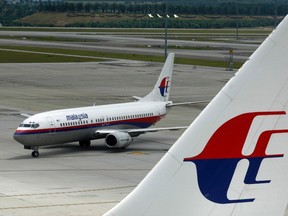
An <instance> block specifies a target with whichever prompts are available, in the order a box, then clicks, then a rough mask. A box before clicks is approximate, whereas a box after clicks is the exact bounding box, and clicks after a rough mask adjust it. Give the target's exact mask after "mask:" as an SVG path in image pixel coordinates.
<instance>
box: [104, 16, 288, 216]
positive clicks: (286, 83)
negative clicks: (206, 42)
mask: <svg viewBox="0 0 288 216" xmlns="http://www.w3.org/2000/svg"><path fill="white" fill-rule="evenodd" d="M287 38H288V17H287V16H286V18H285V19H284V20H283V21H282V23H281V24H280V25H279V26H278V27H277V29H276V30H275V31H274V32H273V33H272V34H271V35H270V36H269V37H268V38H267V39H266V40H265V41H264V42H263V44H262V45H261V46H260V47H259V48H258V49H257V50H256V51H255V53H254V54H253V55H252V56H251V57H250V58H249V60H248V61H247V62H246V63H245V64H244V66H243V67H242V68H241V69H240V70H239V71H238V72H237V73H236V75H235V76H234V77H233V78H232V79H231V80H230V81H229V82H228V83H227V84H226V85H225V86H224V88H223V89H222V90H221V91H220V92H219V93H218V94H217V96H216V97H215V98H214V99H213V100H212V101H211V102H210V103H209V105H208V106H207V107H206V108H205V109H204V110H203V111H202V113H201V114H200V115H199V116H198V117H197V118H196V120H195V121H194V122H193V123H192V124H191V125H190V127H189V128H188V129H187V130H186V131H185V132H184V134H183V135H182V136H181V137H180V138H179V139H178V140H177V142H176V143H175V144H174V145H173V146H172V148H171V149H170V150H169V151H168V153H166V155H165V156H164V157H163V158H162V159H161V161H160V162H159V163H158V164H157V165H156V166H155V167H154V168H153V170H152V171H151V172H150V173H149V174H148V175H147V176H146V177H145V179H144V180H143V181H142V182H141V183H140V184H139V185H138V186H137V187H136V189H135V190H134V191H133V192H132V193H130V194H129V195H128V196H127V197H126V198H125V199H124V200H122V201H121V202H120V203H119V204H118V205H116V206H115V207H114V208H113V209H112V210H110V211H109V212H108V213H107V214H105V216H112V215H113V216H135V215H137V216H144V215H145V216H155V215H165V216H175V215H196V216H211V215H213V216H240V215H241V216H251V215H261V216H271V215H273V216H283V215H284V212H285V209H286V206H287V202H288V185H287V182H288V156H287V154H288V145H287V143H288V142H287V140H288V115H287V108H288V99H287V96H288V71H287V70H288V61H287V55H288V43H287ZM285 154H286V155H285Z"/></svg>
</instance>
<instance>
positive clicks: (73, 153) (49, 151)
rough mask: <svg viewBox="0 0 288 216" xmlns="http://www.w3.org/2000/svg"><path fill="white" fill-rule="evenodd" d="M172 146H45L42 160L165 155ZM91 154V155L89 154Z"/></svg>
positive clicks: (140, 141)
mask: <svg viewBox="0 0 288 216" xmlns="http://www.w3.org/2000/svg"><path fill="white" fill-rule="evenodd" d="M170 147H171V145H169V144H165V141H163V142H161V141H160V140H158V142H156V143H155V141H150V140H146V139H139V138H137V139H135V141H134V142H133V144H132V145H131V146H129V147H127V148H125V149H110V148H109V147H107V146H106V145H105V144H104V143H103V144H101V143H99V142H97V143H93V142H92V144H91V146H90V147H80V146H79V145H78V143H67V144H61V145H54V146H44V147H42V148H40V157H39V159H41V158H58V157H85V156H86V157H89V156H96V155H97V156H99V155H103V154H123V153H124V154H129V153H131V154H132V153H133V152H137V153H143V154H148V153H151V152H153V153H165V152H166V151H168V150H169V148H170ZM26 152H27V155H21V156H16V157H12V158H10V159H8V160H21V159H33V158H32V157H31V153H30V152H29V151H26ZM89 153H91V154H89Z"/></svg>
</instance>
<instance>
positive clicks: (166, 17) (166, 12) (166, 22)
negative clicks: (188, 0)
mask: <svg viewBox="0 0 288 216" xmlns="http://www.w3.org/2000/svg"><path fill="white" fill-rule="evenodd" d="M167 26H168V6H167V2H165V45H164V46H165V53H164V57H165V60H166V58H167V55H168V54H167V46H168V44H167Z"/></svg>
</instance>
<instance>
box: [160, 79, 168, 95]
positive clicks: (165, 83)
mask: <svg viewBox="0 0 288 216" xmlns="http://www.w3.org/2000/svg"><path fill="white" fill-rule="evenodd" d="M169 82H170V79H169V77H164V78H163V79H162V81H161V83H160V85H159V90H160V94H161V95H162V97H166V94H167V93H168V88H169V87H170V86H169Z"/></svg>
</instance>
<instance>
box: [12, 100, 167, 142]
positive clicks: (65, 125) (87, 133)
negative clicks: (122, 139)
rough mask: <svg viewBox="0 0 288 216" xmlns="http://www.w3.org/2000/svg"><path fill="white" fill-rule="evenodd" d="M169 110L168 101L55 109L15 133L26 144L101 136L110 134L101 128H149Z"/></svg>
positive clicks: (30, 119) (34, 118)
mask: <svg viewBox="0 0 288 216" xmlns="http://www.w3.org/2000/svg"><path fill="white" fill-rule="evenodd" d="M166 113H167V108H166V102H162V103H159V102H144V103H142V102H137V103H135V102H131V103H123V104H111V105H103V106H91V107H83V108H75V109H64V110H55V111H50V112H44V113H40V114H36V115H34V116H32V117H30V118H29V122H24V123H22V125H20V127H19V128H18V129H17V130H16V132H15V135H14V136H15V137H17V136H18V137H17V138H16V139H21V143H22V144H24V145H32V146H33V145H39V146H40V145H48V144H57V143H59V142H61V143H62V142H74V141H81V140H83V141H84V140H88V139H98V138H104V137H105V136H106V134H105V133H97V130H101V129H105V130H107V129H112V130H113V129H117V131H121V129H132V128H147V127H150V126H151V125H153V124H155V123H156V122H157V121H159V120H160V119H161V118H162V117H164V116H165V115H166ZM95 131H96V132H95ZM63 132H65V133H63ZM35 134H37V135H38V136H34V135H35ZM24 135H25V136H24ZM51 135H52V136H51ZM135 135H136V134H135ZM20 137H21V138H20ZM111 147H112V146H111ZM123 147H124V146H123Z"/></svg>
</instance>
